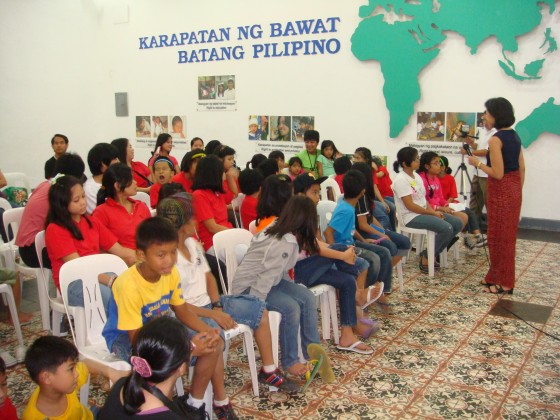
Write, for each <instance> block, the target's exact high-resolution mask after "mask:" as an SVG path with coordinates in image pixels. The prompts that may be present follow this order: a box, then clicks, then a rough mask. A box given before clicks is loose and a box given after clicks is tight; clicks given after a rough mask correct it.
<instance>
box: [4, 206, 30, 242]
mask: <svg viewBox="0 0 560 420" xmlns="http://www.w3.org/2000/svg"><path fill="white" fill-rule="evenodd" d="M24 210H25V207H17V208H15V209H8V210H5V211H4V214H3V216H2V220H3V221H4V229H6V232H8V230H9V229H10V228H11V229H12V235H13V236H12V239H11V240H10V241H9V242H8V243H9V244H11V245H14V244H15V241H16V236H17V233H18V228H19V224H20V222H21V218H22V216H23V211H24Z"/></svg>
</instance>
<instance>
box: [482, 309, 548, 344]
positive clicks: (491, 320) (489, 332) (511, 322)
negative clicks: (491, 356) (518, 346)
mask: <svg viewBox="0 0 560 420" xmlns="http://www.w3.org/2000/svg"><path fill="white" fill-rule="evenodd" d="M535 325H537V326H540V324H535ZM476 333H477V334H480V335H483V336H488V337H497V338H502V337H503V338H508V337H514V338H516V339H518V340H523V341H526V342H528V343H532V342H534V341H535V340H536V339H537V333H538V332H537V331H536V330H535V329H533V328H531V327H530V326H529V325H527V324H526V323H524V322H523V321H520V320H518V319H512V318H505V317H501V316H491V315H489V316H487V317H486V318H485V319H484V322H483V323H482V324H481V325H480V326H479V327H478V328H477V330H476Z"/></svg>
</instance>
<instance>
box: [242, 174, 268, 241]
mask: <svg viewBox="0 0 560 420" xmlns="http://www.w3.org/2000/svg"><path fill="white" fill-rule="evenodd" d="M262 182H263V176H262V173H261V171H259V170H256V169H245V170H243V171H241V173H240V174H239V188H241V192H242V193H243V194H245V198H244V199H243V201H242V202H241V206H240V209H239V215H240V217H241V225H242V226H243V229H247V230H248V229H249V224H250V223H251V222H252V221H253V220H255V219H256V218H257V203H258V200H259V195H260V193H261V185H262Z"/></svg>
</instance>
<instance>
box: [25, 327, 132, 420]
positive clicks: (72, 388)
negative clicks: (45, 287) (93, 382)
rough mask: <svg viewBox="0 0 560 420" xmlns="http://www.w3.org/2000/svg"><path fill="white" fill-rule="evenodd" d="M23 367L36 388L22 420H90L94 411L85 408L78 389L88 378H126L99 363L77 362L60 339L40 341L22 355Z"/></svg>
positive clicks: (72, 349)
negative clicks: (91, 375) (95, 376)
mask: <svg viewBox="0 0 560 420" xmlns="http://www.w3.org/2000/svg"><path fill="white" fill-rule="evenodd" d="M25 367H26V368H27V371H28V372H29V376H31V379H32V380H33V382H35V383H36V384H37V385H39V386H38V387H37V388H35V391H33V394H31V397H30V398H29V402H28V403H27V407H25V411H24V412H23V417H22V419H23V420H44V419H45V418H49V419H52V420H92V419H93V418H94V415H93V413H92V411H95V412H96V411H97V410H98V408H97V407H90V408H87V407H84V406H83V405H82V404H81V403H80V401H79V399H78V392H79V389H80V388H81V387H82V386H83V385H85V384H86V383H87V381H88V375H89V372H90V371H91V372H92V373H103V374H104V375H106V376H107V377H108V378H109V379H111V381H116V380H118V379H120V377H121V376H123V375H126V373H127V372H126V371H117V370H114V369H111V368H108V367H106V366H102V365H100V364H99V363H95V362H92V361H90V360H85V361H83V362H79V361H78V349H76V347H75V346H74V345H73V344H72V343H71V342H70V341H68V340H65V339H64V338H61V337H54V336H49V335H47V336H44V337H39V338H38V339H37V340H35V342H34V343H33V344H32V345H31V347H29V349H28V350H27V353H26V355H25Z"/></svg>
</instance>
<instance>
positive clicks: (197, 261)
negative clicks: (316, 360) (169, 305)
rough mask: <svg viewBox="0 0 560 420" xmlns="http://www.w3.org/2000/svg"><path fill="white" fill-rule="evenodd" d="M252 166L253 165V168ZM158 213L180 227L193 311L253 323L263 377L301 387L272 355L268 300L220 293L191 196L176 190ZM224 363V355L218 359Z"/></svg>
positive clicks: (287, 387) (214, 319)
mask: <svg viewBox="0 0 560 420" xmlns="http://www.w3.org/2000/svg"><path fill="white" fill-rule="evenodd" d="M249 170H251V169H249ZM157 211H158V216H161V217H164V218H166V219H168V220H169V221H170V222H171V223H172V224H173V226H174V227H175V228H176V229H177V230H178V234H179V248H178V252H177V269H178V270H179V274H180V276H181V286H182V289H183V297H184V299H185V300H186V302H187V303H188V304H190V305H192V309H193V312H194V313H195V314H197V315H198V316H199V317H200V318H201V319H202V320H203V321H204V322H206V323H207V324H208V325H210V326H211V327H214V328H222V329H224V330H227V329H231V328H235V327H236V326H237V323H240V324H245V325H247V326H249V327H250V328H251V329H252V330H253V331H254V334H255V341H256V343H257V347H258V348H259V351H260V354H261V358H262V364H263V366H262V369H261V371H260V372H259V376H258V378H259V381H260V382H261V383H263V384H266V385H273V386H275V387H277V388H279V389H281V390H283V391H285V392H288V393H292V392H297V391H298V390H299V386H298V385H297V384H295V383H293V382H290V381H289V380H287V379H285V378H284V377H283V376H282V373H281V372H280V370H279V369H278V368H277V367H276V366H275V364H274V359H273V357H272V338H271V335H270V324H269V321H268V311H267V310H266V304H265V302H264V301H263V300H261V299H259V298H258V297H255V296H251V295H239V296H234V295H225V296H220V294H219V293H218V286H217V283H216V279H215V278H214V276H213V275H212V273H211V272H210V268H209V267H208V264H207V262H206V258H205V257H204V249H203V248H202V245H201V244H200V242H198V241H197V239H196V221H195V219H194V216H193V209H192V204H191V196H190V195H189V194H186V193H181V194H176V195H174V196H172V197H169V198H167V199H165V200H163V201H161V202H160V203H159V204H158V208H157ZM218 364H219V365H222V367H221V368H222V369H223V359H222V358H219V359H218Z"/></svg>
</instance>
